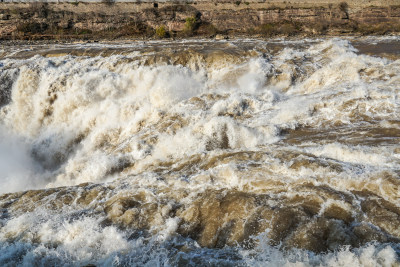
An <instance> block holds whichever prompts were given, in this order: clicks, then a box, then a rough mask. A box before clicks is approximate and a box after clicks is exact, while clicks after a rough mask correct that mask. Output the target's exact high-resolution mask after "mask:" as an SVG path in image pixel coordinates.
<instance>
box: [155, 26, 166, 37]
mask: <svg viewBox="0 0 400 267" xmlns="http://www.w3.org/2000/svg"><path fill="white" fill-rule="evenodd" d="M156 34H157V36H158V37H159V38H165V37H167V31H166V30H165V27H164V26H160V27H158V28H157V29H156Z"/></svg>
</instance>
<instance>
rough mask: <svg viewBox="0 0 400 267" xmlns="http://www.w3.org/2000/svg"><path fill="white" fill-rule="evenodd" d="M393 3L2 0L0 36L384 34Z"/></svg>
mask: <svg viewBox="0 0 400 267" xmlns="http://www.w3.org/2000/svg"><path fill="white" fill-rule="evenodd" d="M392 2H393V3H392ZM394 3H395V1H385V3H383V2H382V1H380V5H371V6H368V5H366V4H362V3H360V4H359V5H356V4H354V3H351V4H347V3H346V2H338V1H327V2H322V1H296V3H291V2H287V3H286V2H282V1H268V3H266V2H264V3H263V2H262V1H261V2H253V1H249V2H242V1H236V2H232V1H229V2H228V1H218V2H214V1H199V2H190V1H189V2H186V3H182V2H160V3H146V2H143V3H140V2H132V3H113V2H109V3H105V2H104V3H84V2H79V3H78V2H76V3H38V2H35V3H0V39H27V38H34V37H36V38H55V37H59V38H63V37H66V38H69V37H72V38H75V37H79V36H80V37H82V36H85V37H94V38H101V37H104V38H118V37H121V36H137V35H140V36H151V35H155V33H156V31H155V30H156V29H157V28H158V27H161V26H163V27H165V28H166V30H167V31H168V32H169V33H170V35H174V36H175V35H178V36H179V34H184V35H194V34H200V35H215V34H216V33H241V34H249V35H252V34H267V35H274V34H286V35H291V34H295V33H299V32H302V33H308V34H321V33H333V34H338V33H348V32H355V31H360V32H361V33H378V34H379V33H380V34H382V33H387V32H399V31H400V5H394ZM189 18H190V20H189V21H188V19H189ZM190 23H192V24H191V25H190Z"/></svg>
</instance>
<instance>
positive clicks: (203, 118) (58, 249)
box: [0, 38, 400, 266]
mask: <svg viewBox="0 0 400 267" xmlns="http://www.w3.org/2000/svg"><path fill="white" fill-rule="evenodd" d="M371 41H373V42H377V43H379V42H387V41H388V40H386V39H382V40H381V39H379V38H375V39H373V38H372V40H369V39H368V40H367V41H365V42H366V43H368V44H370V42H371ZM389 41H391V42H394V43H395V42H398V44H399V48H400V42H399V41H398V40H397V39H390V40H389ZM34 54H37V55H34ZM55 55H56V56H55ZM0 84H1V85H0V89H1V92H0V93H1V97H0V104H1V109H0V123H1V128H0V135H1V141H0V167H1V170H2V171H1V173H0V194H3V195H2V196H0V251H1V253H0V265H4V266H14V265H26V266H31V265H46V266H47V265H66V266H69V265H73V266H82V265H87V264H95V265H99V266H110V265H115V266H135V265H137V266H142V265H148V266H154V265H172V266H176V265H196V266H217V265H218V266H220V265H227V266H228V265H229V266H231V265H238V266H265V265H268V266H282V265H283V266H314V265H322V266H397V265H398V264H399V259H398V253H399V251H400V250H399V249H400V247H399V242H400V241H399V240H400V230H399V229H400V223H399V221H400V202H399V200H400V193H399V189H400V180H399V173H400V172H399V171H400V165H399V163H400V147H399V145H398V144H399V142H398V141H399V139H400V123H399V121H400V120H399V119H400V117H399V115H398V114H399V107H400V105H399V104H400V103H399V100H398V94H399V90H400V60H399V59H395V58H391V57H380V56H371V55H366V54H363V53H359V52H358V51H357V49H355V48H354V47H353V45H352V44H351V42H350V41H348V40H341V39H326V40H307V41H303V42H300V41H298V40H295V41H292V42H289V43H286V42H285V41H279V40H275V41H272V42H270V43H267V42H263V41H255V40H239V41H232V42H226V41H224V42H218V43H210V42H208V41H197V42H188V43H174V42H172V43H157V42H155V43H149V44H147V45H146V44H139V45H131V46H129V45H104V46H101V45H97V47H95V46H93V45H92V46H91V45H88V46H87V47H85V46H67V45H64V46H60V47H59V48H57V47H55V48H54V47H53V48H51V49H50V48H48V49H47V48H46V47H43V46H40V47H38V48H37V50H34V49H33V50H32V49H28V50H26V49H25V48H24V47H22V48H10V47H6V48H4V50H3V51H2V59H0ZM29 189H38V190H36V191H34V190H33V191H26V190H29ZM19 191H21V192H19ZM24 191H25V192H24ZM6 193H7V194H6Z"/></svg>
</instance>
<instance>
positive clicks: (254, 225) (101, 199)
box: [0, 153, 400, 252]
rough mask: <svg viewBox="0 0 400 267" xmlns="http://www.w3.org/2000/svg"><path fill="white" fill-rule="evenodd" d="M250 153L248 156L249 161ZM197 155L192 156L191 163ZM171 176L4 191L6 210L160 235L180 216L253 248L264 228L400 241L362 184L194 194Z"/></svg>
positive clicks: (329, 238)
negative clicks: (71, 212)
mask: <svg viewBox="0 0 400 267" xmlns="http://www.w3.org/2000/svg"><path fill="white" fill-rule="evenodd" d="M241 155H244V153H241ZM249 155H251V154H247V155H246V156H245V158H246V159H243V160H245V161H247V160H249ZM225 156H226V155H225ZM231 156H234V155H231ZM229 157H230V156H227V158H229ZM252 158H253V160H255V158H254V156H252ZM193 160H194V162H193ZM221 160H223V159H219V161H221ZM198 161H199V158H193V159H191V160H189V161H187V164H189V165H193V164H194V165H195V164H197V162H198ZM211 161H212V159H211ZM180 171H184V172H186V171H185V168H182V166H180V167H178V166H177V167H176V169H175V172H180ZM214 175H216V174H214ZM250 175H251V174H250ZM171 177H174V175H172V176H171ZM129 179H130V180H131V179H135V178H134V177H131V178H129ZM169 179H170V178H168V176H166V180H165V182H166V185H165V186H161V185H155V184H154V185H153V186H152V187H153V189H151V190H149V188H147V189H146V188H145V187H143V188H142V189H139V188H137V187H136V186H134V183H133V184H132V185H129V182H128V183H127V184H125V183H126V182H127V181H128V180H127V181H125V182H123V184H125V185H123V186H122V187H123V188H124V189H118V188H114V187H108V186H105V185H91V184H82V185H80V186H75V187H70V188H55V189H46V190H32V191H27V192H25V193H14V194H7V195H3V196H1V199H0V208H1V209H2V210H7V214H8V216H16V215H17V214H21V213H25V212H35V210H40V209H42V208H46V209H51V210H54V211H57V212H62V210H63V209H65V208H67V207H68V208H71V207H73V208H74V209H76V210H77V211H79V210H85V212H86V213H88V214H91V213H93V214H96V216H99V214H100V215H101V214H103V216H104V217H105V218H106V219H107V221H108V224H114V225H118V226H120V227H123V228H125V229H133V230H141V231H152V232H154V233H156V232H157V229H160V228H161V227H162V226H163V224H164V223H165V221H166V220H167V219H168V218H177V219H178V220H179V226H178V229H177V234H181V235H183V236H187V237H191V238H193V239H194V240H196V241H197V242H198V243H199V244H200V245H201V246H205V247H211V248H222V247H224V246H225V245H229V246H234V245H236V244H243V245H245V246H253V245H255V244H256V243H257V241H256V239H254V237H255V236H256V235H258V234H260V233H263V232H266V233H267V236H268V238H269V239H270V242H271V244H275V245H277V244H281V245H282V246H283V247H286V248H301V249H307V250H310V251H315V252H323V251H328V250H335V249H337V248H338V247H340V246H343V245H350V246H352V247H357V246H361V245H363V244H365V243H367V242H370V241H372V240H378V241H381V242H398V241H399V240H400V232H399V231H398V229H399V221H400V210H399V208H398V207H397V206H396V205H394V204H392V203H390V202H389V201H387V200H385V199H383V198H382V197H381V196H380V195H379V194H380V191H368V190H364V189H362V187H363V186H364V185H360V186H359V187H358V188H354V190H353V191H351V192H349V191H340V190H337V189H334V188H333V187H331V186H329V185H328V184H327V185H323V186H322V185H315V184H313V183H303V182H301V181H299V183H297V182H294V181H293V182H291V183H282V182H281V181H279V180H275V179H269V178H268V177H267V176H265V177H264V180H265V182H267V181H270V183H272V186H271V187H270V189H268V188H267V187H264V189H263V192H262V193H255V192H253V191H241V190H238V189H212V188H211V187H208V188H207V189H206V190H205V191H204V192H198V193H197V194H195V195H193V193H190V191H188V190H187V189H185V188H184V187H182V188H179V187H177V188H171V186H168V185H167V184H168V181H169ZM214 179H217V180H218V179H220V178H219V177H218V176H216V177H214ZM391 181H392V182H394V183H398V181H397V180H390V179H388V180H387V181H386V183H387V185H388V186H395V185H394V184H390V183H391ZM121 182H122V180H121ZM131 186H133V187H131ZM117 187H118V186H117ZM135 188H136V189H135ZM280 192H284V194H281V193H280ZM191 194H192V195H191ZM189 199H190V200H189ZM359 203H360V204H359ZM10 235H11V236H13V234H12V233H10ZM13 238H17V237H13ZM251 244H253V245H251Z"/></svg>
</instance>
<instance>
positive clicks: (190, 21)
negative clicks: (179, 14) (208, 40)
mask: <svg viewBox="0 0 400 267" xmlns="http://www.w3.org/2000/svg"><path fill="white" fill-rule="evenodd" d="M195 26H196V18H195V17H189V18H186V19H185V31H187V32H193V31H194V28H195Z"/></svg>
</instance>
